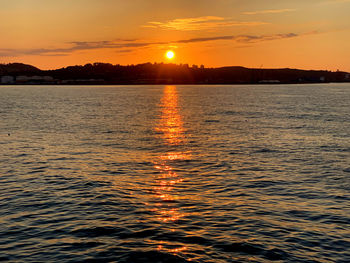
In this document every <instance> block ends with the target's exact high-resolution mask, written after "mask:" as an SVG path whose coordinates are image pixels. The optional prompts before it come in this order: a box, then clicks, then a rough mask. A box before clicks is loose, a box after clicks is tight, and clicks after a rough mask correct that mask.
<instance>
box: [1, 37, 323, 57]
mask: <svg viewBox="0 0 350 263" xmlns="http://www.w3.org/2000/svg"><path fill="white" fill-rule="evenodd" d="M310 34H318V32H316V31H312V32H307V33H302V34H296V33H281V34H271V35H224V36H212V37H199V38H188V39H178V40H173V41H159V42H151V41H146V40H117V41H109V40H106V41H92V42H88V41H76V42H70V43H68V44H69V46H68V47H63V48H37V49H0V56H3V57H16V56H23V55H34V56H67V55H70V54H72V53H74V52H79V51H90V50H99V49H111V50H114V51H116V52H132V51H135V50H137V49H139V48H145V47H151V46H158V47H159V46H171V45H172V46H174V45H186V44H191V43H201V42H209V41H234V42H236V43H241V44H242V43H243V44H254V43H259V42H265V41H273V40H282V39H289V38H295V37H300V36H306V35H310Z"/></svg>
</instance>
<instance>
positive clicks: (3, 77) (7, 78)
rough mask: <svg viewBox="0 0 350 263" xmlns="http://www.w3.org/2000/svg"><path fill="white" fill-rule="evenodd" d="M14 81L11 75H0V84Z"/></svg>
mask: <svg viewBox="0 0 350 263" xmlns="http://www.w3.org/2000/svg"><path fill="white" fill-rule="evenodd" d="M13 83H15V78H14V77H12V76H2V77H1V84H13Z"/></svg>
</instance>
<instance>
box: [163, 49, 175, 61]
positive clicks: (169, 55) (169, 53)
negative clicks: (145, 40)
mask: <svg viewBox="0 0 350 263" xmlns="http://www.w3.org/2000/svg"><path fill="white" fill-rule="evenodd" d="M165 56H166V58H167V59H173V58H174V57H175V53H174V51H171V50H169V51H167V52H166V54H165Z"/></svg>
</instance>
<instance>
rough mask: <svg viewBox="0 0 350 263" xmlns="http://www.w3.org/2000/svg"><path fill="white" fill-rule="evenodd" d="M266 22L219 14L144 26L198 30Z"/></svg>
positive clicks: (151, 23)
mask: <svg viewBox="0 0 350 263" xmlns="http://www.w3.org/2000/svg"><path fill="white" fill-rule="evenodd" d="M266 24H268V23H266V22H259V21H234V20H232V19H231V18H224V17H218V16H202V17H195V18H178V19H173V20H169V21H166V22H157V21H152V22H148V23H147V24H146V25H143V27H148V28H161V29H169V30H180V31H196V30H214V29H218V28H221V27H233V26H260V25H266Z"/></svg>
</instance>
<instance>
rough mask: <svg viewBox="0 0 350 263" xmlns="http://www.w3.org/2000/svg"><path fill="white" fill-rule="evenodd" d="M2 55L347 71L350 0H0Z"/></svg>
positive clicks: (54, 62) (56, 61)
mask: <svg viewBox="0 0 350 263" xmlns="http://www.w3.org/2000/svg"><path fill="white" fill-rule="evenodd" d="M0 6H1V9H0V17H1V23H0V32H1V40H2V41H0V63H9V62H22V63H28V64H32V65H35V66H37V67H39V68H41V69H52V68H58V67H63V66H67V65H76V64H86V63H89V62H109V63H113V64H123V65H124V64H137V63H144V62H166V61H165V60H166V59H165V57H164V53H165V51H166V50H168V49H172V50H174V51H175V53H176V57H175V59H174V61H173V62H175V63H188V64H204V65H205V66H207V67H220V66H229V65H232V66H237V65H239V66H246V67H264V68H280V67H291V68H302V69H327V70H337V69H340V70H344V71H350V56H349V55H350V51H349V50H350V49H349V43H350V19H349V13H350V0H307V1H305V0H293V1H291V0H284V1H281V0H264V1H262V0H245V1H242V0H177V1H170V0H168V1H167V0H130V1H125V0H50V1H48V0H11V1H8V0H0Z"/></svg>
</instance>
